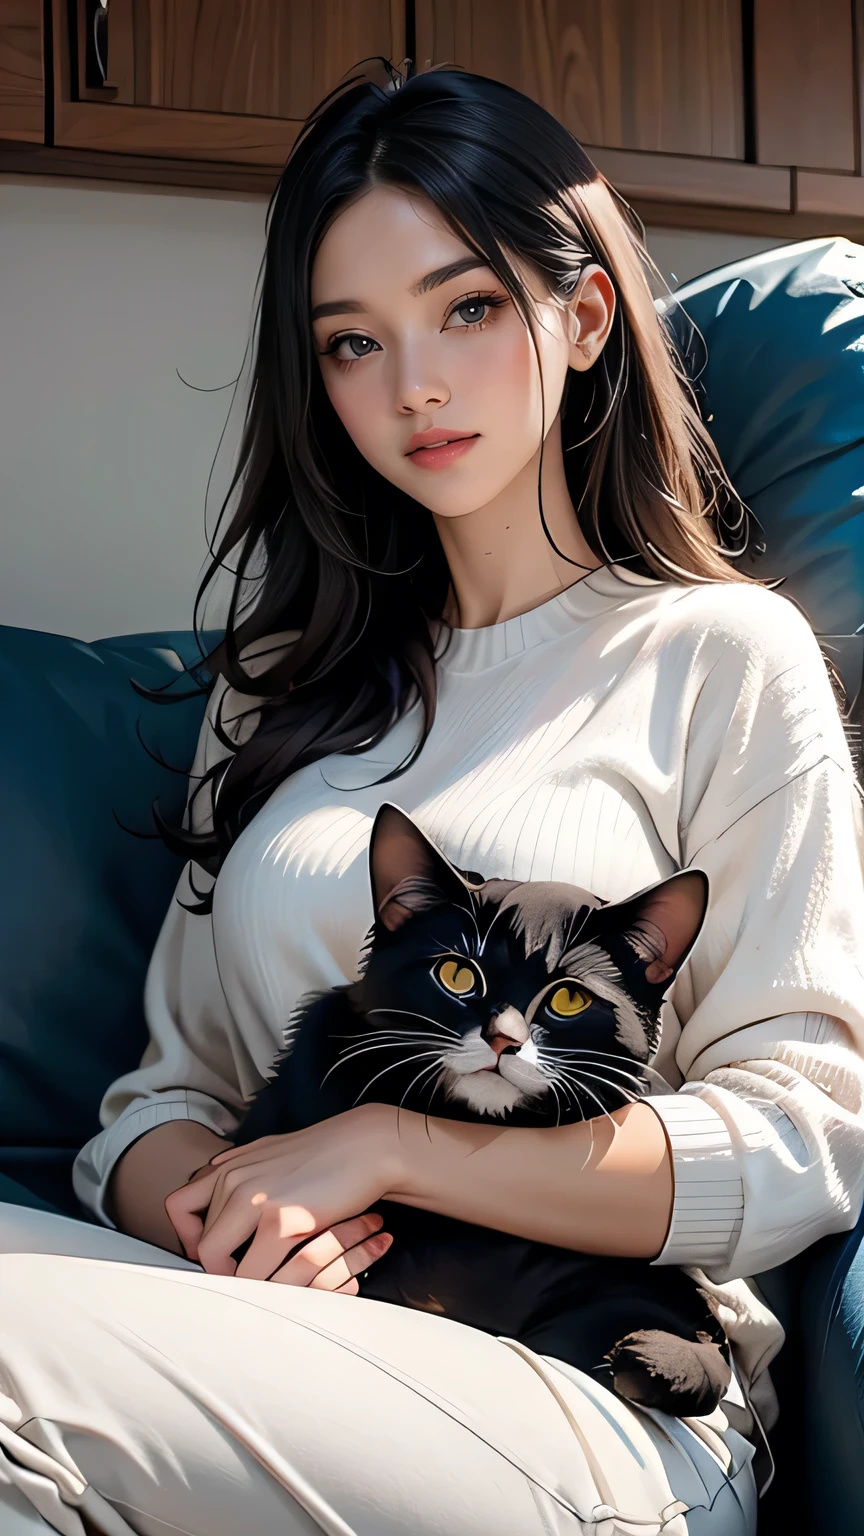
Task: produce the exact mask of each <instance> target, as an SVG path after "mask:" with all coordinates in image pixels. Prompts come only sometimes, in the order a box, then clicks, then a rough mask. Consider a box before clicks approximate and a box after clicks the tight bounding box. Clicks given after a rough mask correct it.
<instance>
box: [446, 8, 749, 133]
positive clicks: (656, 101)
mask: <svg viewBox="0 0 864 1536" xmlns="http://www.w3.org/2000/svg"><path fill="white" fill-rule="evenodd" d="M416 28H417V58H418V60H419V61H420V62H421V65H422V63H423V62H424V61H426V60H428V61H430V62H434V63H436V64H443V63H445V62H448V61H452V62H454V63H458V64H461V65H462V66H463V67H464V68H466V69H470V70H474V71H475V72H476V73H477V74H481V75H491V76H493V77H494V78H495V79H497V80H503V81H505V83H506V84H507V85H512V86H515V87H516V88H517V90H520V91H524V92H525V93H526V95H528V96H533V97H534V98H535V100H537V101H539V102H540V103H541V104H542V105H543V106H544V107H546V108H547V109H548V110H549V111H550V112H552V113H553V114H554V115H555V116H556V117H557V118H559V119H560V121H561V122H563V123H564V125H565V127H567V128H569V129H570V132H571V133H573V134H575V136H576V138H577V139H580V140H582V142H583V143H585V144H597V145H605V146H608V147H609V148H614V149H628V150H642V151H654V152H658V151H659V152H663V153H666V154H679V155H705V156H712V157H725V158H729V159H733V160H741V159H743V158H744V67H743V61H742V37H741V30H742V29H741V0H507V3H506V4H503V3H502V0H417V4H416Z"/></svg>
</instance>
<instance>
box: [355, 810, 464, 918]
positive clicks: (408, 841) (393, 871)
mask: <svg viewBox="0 0 864 1536" xmlns="http://www.w3.org/2000/svg"><path fill="white" fill-rule="evenodd" d="M369 878H370V881H371V884H372V901H373V903H374V907H375V916H376V918H380V920H381V922H382V923H383V924H384V927H385V928H389V929H390V930H391V932H395V931H396V929H397V928H401V926H402V924H403V923H404V922H407V920H408V918H409V917H412V916H413V914H414V913H415V912H425V911H428V910H429V908H430V907H437V906H440V905H441V904H442V902H446V901H462V902H464V900H465V892H466V889H467V887H466V883H465V881H464V880H463V879H462V876H461V875H460V874H459V872H458V870H456V869H454V867H453V865H452V864H450V863H449V862H448V860H447V859H445V857H444V855H443V853H440V852H439V850H438V849H437V848H436V847H435V845H434V843H430V841H429V839H428V838H427V837H426V836H425V834H424V833H423V832H421V831H420V828H419V827H417V826H415V825H414V822H413V821H412V820H411V818H410V816H406V814H405V812H404V811H401V810H400V809H399V807H398V806H397V805H390V804H389V803H387V802H385V804H384V805H382V806H381V809H380V810H379V812H378V814H377V816H376V817H375V821H374V824H373V827H372V835H371V837H370V839H369Z"/></svg>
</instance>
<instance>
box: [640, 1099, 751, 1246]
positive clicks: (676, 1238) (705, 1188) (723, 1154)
mask: <svg viewBox="0 0 864 1536" xmlns="http://www.w3.org/2000/svg"><path fill="white" fill-rule="evenodd" d="M644 1102H645V1103H647V1104H650V1106H651V1108H652V1109H653V1110H654V1111H655V1113H656V1114H657V1115H659V1117H660V1119H661V1120H662V1121H663V1127H664V1130H665V1131H666V1136H667V1138H668V1141H669V1146H670V1148H671V1151H672V1164H673V1170H674V1177H675V1197H674V1201H673V1205H672V1220H671V1222H670V1224H669V1231H668V1233H667V1234H666V1241H665V1243H664V1244H663V1248H662V1249H661V1251H660V1253H659V1254H658V1255H657V1258H656V1259H654V1260H653V1262H654V1263H655V1264H681V1265H691V1266H695V1267H698V1268H699V1269H711V1268H715V1267H718V1266H720V1267H724V1266H725V1265H726V1263H727V1261H728V1259H729V1256H730V1254H731V1252H732V1248H733V1245H734V1243H735V1241H736V1239H737V1237H738V1234H739V1232H740V1231H741V1222H742V1219H743V1215H744V1187H743V1183H742V1180H741V1174H740V1172H739V1169H738V1164H737V1161H736V1158H735V1152H734V1149H733V1146H732V1138H731V1136H730V1134H729V1130H728V1127H727V1125H726V1122H725V1120H724V1119H723V1118H722V1116H721V1115H719V1114H718V1113H717V1111H716V1109H714V1107H713V1106H712V1105H711V1104H709V1103H708V1102H707V1101H706V1100H705V1099H703V1098H700V1097H699V1096H698V1095H697V1094H695V1093H686V1092H682V1093H671V1094H659V1095H658V1096H657V1097H656V1098H649V1099H646V1100H645V1101H644Z"/></svg>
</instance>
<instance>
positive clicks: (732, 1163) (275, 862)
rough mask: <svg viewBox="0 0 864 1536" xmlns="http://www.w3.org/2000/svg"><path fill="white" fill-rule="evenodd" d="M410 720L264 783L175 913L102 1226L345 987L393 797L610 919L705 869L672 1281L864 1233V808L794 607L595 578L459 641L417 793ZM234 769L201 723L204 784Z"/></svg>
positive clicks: (688, 985)
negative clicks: (147, 1172) (193, 909)
mask: <svg viewBox="0 0 864 1536" xmlns="http://www.w3.org/2000/svg"><path fill="white" fill-rule="evenodd" d="M234 703H235V701H234V700H233V699H231V698H230V697H229V698H228V699H227V700H226V701H225V707H224V716H225V717H226V718H230V717H231V715H232V713H233V706H234ZM212 707H213V705H212V703H211V711H212ZM237 707H238V709H248V707H249V700H248V699H246V698H243V699H242V700H240V701H239V703H238V705H237ZM417 727H418V720H417V711H416V710H414V711H412V712H410V713H409V714H408V715H407V716H406V717H405V718H404V719H403V720H402V721H400V722H399V723H398V724H397V725H396V726H395V727H394V728H393V730H392V731H391V732H390V734H389V735H388V736H387V738H386V739H385V741H384V742H383V743H381V744H380V745H379V746H377V747H376V748H374V749H373V750H371V751H369V752H367V753H365V754H363V755H361V756H359V757H350V758H344V757H336V758H329V759H327V760H326V761H324V762H322V763H318V764H314V765H313V766H311V767H308V768H305V769H303V770H302V771H301V772H299V773H297V774H295V775H294V776H293V777H292V778H290V779H289V780H288V781H287V782H286V783H284V784H283V785H282V786H281V787H280V788H279V789H278V790H276V792H275V793H274V794H273V795H272V796H271V798H270V800H269V801H268V802H267V804H266V805H265V806H264V807H263V809H262V810H261V811H260V812H259V813H258V815H257V816H256V817H255V819H254V821H253V822H252V824H251V825H250V826H249V827H248V828H247V829H246V831H245V832H244V833H243V835H242V836H241V837H240V838H239V840H238V841H237V843H236V844H235V845H234V847H233V848H232V850H231V853H230V854H229V856H228V858H227V860H226V862H225V864H224V866H223V868H222V871H221V873H220V875H219V878H218V882H217V885H216V890H215V893H214V903H213V914H212V920H211V918H210V917H201V916H192V915H189V914H188V913H187V912H185V911H184V910H183V908H182V907H181V906H180V905H179V904H178V903H177V902H174V903H173V904H172V906H171V910H170V912H169V913H168V916H167V918H166V920H165V925H164V927H163V930H162V934H161V936H160V939H159V941H158V944H157V946H156V950H155V953H154V956H153V961H152V964H151V967H150V972H149V976H148V980H147V988H146V1009H147V1016H148V1020H149V1025H150V1029H151V1033H152V1039H151V1043H150V1045H149V1047H148V1049H147V1052H146V1054H145V1056H144V1059H143V1061H142V1064H141V1066H140V1067H139V1068H138V1069H137V1070H136V1071H134V1072H130V1073H128V1074H127V1075H126V1076H125V1077H123V1078H121V1079H120V1080H119V1081H118V1082H116V1083H114V1085H113V1086H112V1087H111V1088H110V1089H109V1091H108V1093H107V1094H106V1096H105V1100H104V1102H103V1105H102V1122H103V1125H104V1127H105V1129H104V1130H103V1131H102V1132H101V1133H100V1135H98V1136H96V1137H95V1138H94V1140H93V1141H91V1142H90V1143H89V1145H88V1146H87V1147H85V1148H84V1150H83V1151H82V1152H81V1154H80V1156H79V1158H78V1160H77V1163H76V1167H75V1187H76V1189H77V1192H78V1194H79V1196H80V1197H81V1199H82V1200H83V1201H84V1202H85V1203H86V1204H88V1205H89V1206H90V1207H92V1208H93V1210H94V1211H96V1212H97V1213H98V1214H99V1215H100V1216H101V1219H102V1220H103V1221H106V1222H107V1221H108V1218H107V1216H106V1215H105V1213H104V1209H103V1205H102V1200H103V1195H104V1191H105V1187H106V1183H107V1180H108V1178H109V1176H110V1173H111V1170H112V1167H113V1165H114V1164H115V1162H116V1160H117V1158H118V1157H119V1156H120V1154H121V1153H122V1152H123V1151H124V1150H125V1149H126V1148H127V1147H128V1146H129V1145H130V1143H131V1142H132V1141H134V1140H136V1139H137V1138H138V1137H139V1136H141V1135H142V1134H143V1133H144V1132H146V1131H147V1130H149V1129H151V1128H152V1127H153V1126H156V1125H159V1124H162V1123H163V1122H164V1121H166V1120H169V1119H177V1118H186V1117H188V1118H190V1119H193V1120H197V1121H199V1122H200V1123H201V1124H203V1125H207V1126H210V1127H212V1129H213V1130H215V1131H218V1132H220V1133H222V1134H230V1132H231V1130H232V1128H233V1127H234V1126H235V1124H236V1115H237V1113H238V1112H239V1111H240V1110H241V1107H242V1105H243V1101H244V1097H247V1096H249V1095H250V1094H251V1093H252V1092H253V1091H254V1090H256V1089H257V1088H258V1087H259V1086H260V1084H261V1082H262V1079H263V1078H264V1076H265V1074H266V1073H267V1071H268V1068H269V1067H270V1065H271V1062H272V1059H273V1057H274V1055H275V1053H276V1051H277V1050H278V1049H279V1047H280V1045H281V1043H282V1036H283V1030H284V1027H285V1023H286V1020H287V1019H288V1016H289V1014H290V1013H291V1010H292V1008H293V1006H294V1004H295V1003H296V1001H297V999H298V998H299V997H300V995H301V994H302V993H304V992H306V991H308V990H310V989H320V988H324V987H329V986H332V985H336V984H339V983H343V982H345V981H348V980H350V979H352V978H353V977H354V976H355V974H356V968H357V960H358V954H359V951H360V948H361V945H362V942H363V939H364V936H365V934H366V932H367V929H368V928H369V925H370V923H371V920H372V910H371V901H370V894H369V888H368V874H367V862H366V847H367V843H368V836H369V831H370V828H371V824H372V820H373V818H374V815H375V812H376V810H377V808H378V806H379V804H380V802H381V801H382V800H384V799H389V800H393V801H396V802H397V803H398V804H400V805H401V806H403V807H404V809H405V810H406V811H408V812H409V813H410V814H411V815H412V816H413V817H415V818H416V820H417V821H418V823H419V824H420V825H421V826H422V827H423V829H424V830H425V831H426V832H427V833H428V834H429V836H430V837H432V838H433V839H434V840H435V841H436V842H437V843H438V844H439V846H440V847H441V848H442V849H443V850H444V852H445V853H446V854H447V855H448V857H449V858H450V859H451V860H452V861H453V862H454V863H455V864H457V865H459V866H461V867H463V868H467V869H472V870H478V871H480V872H481V873H482V874H483V875H484V876H486V877H489V876H499V877H502V878H515V879H518V880H528V879H532V878H533V879H540V880H550V879H554V880H564V881H573V882H574V883H576V884H578V885H580V886H583V887H586V888H587V889H589V890H591V891H594V892H595V893H596V894H597V895H598V896H600V897H603V898H606V899H609V900H619V899H621V898H623V897H625V896H627V895H629V894H631V893H632V892H634V891H637V890H640V889H642V888H643V887H645V886H647V885H649V884H651V883H652V882H654V881H656V880H658V879H661V878H663V877H665V876H666V875H669V874H670V873H672V871H673V870H675V869H677V868H679V867H686V866H693V867H696V868H699V869H702V870H704V871H705V872H706V873H707V875H708V877H709V880H710V888H711V900H710V907H709V913H708V916H707V919H706V922H705V925H704V928H703V930H702V933H701V935H700V937H699V939H698V941H697V944H696V947H695V949H694V951H693V954H692V956H691V958H690V960H689V961H688V963H687V965H686V966H685V968H684V969H683V970H682V972H681V974H680V975H679V977H678V979H677V981H676V983H675V985H674V987H673V989H672V992H671V997H670V1001H669V1003H667V1005H666V1010H665V1019H664V1026H663V1042H662V1047H661V1057H660V1059H659V1061H658V1063H657V1065H658V1067H659V1068H660V1070H661V1071H662V1072H663V1074H664V1076H665V1078H666V1080H667V1082H668V1083H669V1092H668V1093H661V1094H659V1095H658V1096H655V1097H652V1098H651V1100H650V1101H649V1102H650V1103H651V1104H652V1107H653V1108H654V1109H655V1110H656V1112H657V1114H658V1115H659V1116H660V1117H661V1119H662V1121H663V1123H664V1126H665V1128H666V1131H667V1134H668V1138H669V1142H670V1145H671V1149H672V1153H673V1158H674V1169H675V1203H674V1213H673V1218H672V1223H671V1227H670V1230H669V1233H668V1236H667V1239H666V1243H665V1246H664V1248H663V1251H662V1253H661V1254H660V1255H659V1257H658V1258H657V1260H656V1261H655V1262H656V1263H658V1264H685V1265H694V1266H699V1267H701V1268H702V1269H703V1270H704V1271H705V1272H706V1273H707V1274H708V1275H709V1276H710V1277H711V1278H712V1280H714V1281H717V1282H721V1283H722V1282H724V1281H728V1280H732V1279H735V1278H736V1277H738V1276H745V1275H751V1274H754V1273H757V1272H758V1271H760V1270H762V1269H767V1268H770V1267H772V1266H773V1265H775V1264H779V1263H781V1262H782V1261H783V1260H785V1259H788V1258H790V1257H791V1256H792V1255H793V1254H795V1253H796V1252H798V1251H800V1250H801V1249H803V1248H805V1247H806V1246H808V1245H809V1244H810V1243H812V1242H813V1241H814V1240H815V1239H816V1238H818V1237H821V1236H823V1235H824V1234H825V1233H829V1232H838V1231H843V1230H845V1229H848V1228H850V1227H852V1226H853V1225H854V1223H855V1221H856V1219H857V1217H858V1214H859V1210H860V1207H861V1202H862V1193H864V1112H862V1104H864V1060H862V1056H861V1055H859V1052H864V974H862V960H864V888H862V851H864V842H862V836H864V834H862V813H861V806H860V802H859V797H858V794H857V791H856V787H855V783H854V777H853V772H852V767H851V763H850V760H849V755H848V752H847V749H846V744H845V741H844V737H843V732H842V727H841V724H840V720H839V717H838V713H837V709H836V706H835V703H834V699H833V695H832V692H831V689H830V685H829V682H828V677H827V674H826V670H825V666H824V663H823V661H822V658H821V655H820V653H819V650H818V647H817V645H816V642H815V640H814V638H813V635H812V634H811V632H810V629H809V628H808V626H807V624H806V622H805V620H804V619H803V618H802V617H801V616H800V615H799V613H798V612H797V611H796V609H795V608H794V607H793V606H792V604H790V603H789V602H787V601H786V600H785V599H784V598H782V597H779V596H776V595H773V594H771V593H768V592H765V591H763V590H761V589H757V588H752V587H746V586H742V585H737V584H735V585H710V586H693V587H680V586H671V585H667V584H664V583H661V582H654V581H647V580H644V579H639V578H635V577H633V576H631V575H627V573H626V572H624V571H622V570H621V569H620V568H615V567H613V568H611V569H605V568H604V569H601V570H599V571H597V572H594V573H593V574H591V575H590V576H587V577H586V578H584V579H583V580H582V581H580V582H578V583H577V584H576V585H575V586H573V587H571V588H570V589H569V590H568V591H566V592H564V593H563V594H561V595H560V596H559V597H556V598H553V599H551V600H550V601H548V602H546V603H544V604H542V605H541V606H540V607H538V608H535V609H534V610H532V611H531V612H529V613H527V614H523V615H522V616H521V617H519V618H514V619H509V620H507V621H506V622H504V623H501V624H496V625H493V626H491V627H489V628H486V629H477V630H456V631H453V632H452V633H451V636H450V645H449V649H448V650H447V652H446V654H445V655H444V657H443V659H442V661H441V662H440V695H439V702H438V712H437V715H436V719H435V723H434V726H433V729H432V732H431V735H430V737H429V739H428V741H427V742H426V745H425V746H424V748H423V751H422V752H421V754H420V756H419V759H418V760H417V762H416V763H415V764H414V766H413V767H412V768H411V769H410V770H409V771H408V772H407V773H405V774H404V775H403V776H402V777H400V778H396V779H394V780H391V781H390V782H389V783H387V784H383V785H376V783H375V781H376V780H379V779H380V778H381V777H382V776H383V775H384V774H386V773H387V772H388V770H390V769H391V768H393V767H394V766H396V765H397V764H398V763H399V762H400V761H401V760H402V759H403V757H404V756H405V754H406V753H407V752H408V751H409V750H410V748H411V746H412V745H413V743H414V741H415V740H416V732H417ZM246 729H248V724H247V726H246ZM223 753H224V748H223V747H221V746H220V745H219V743H218V741H217V739H216V737H215V735H214V733H213V731H212V729H211V727H210V726H209V725H205V727H204V730H203V732H202V737H201V742H200V746H199V753H198V758H197V762H196V767H195V770H194V771H195V772H198V771H200V769H201V767H202V765H204V764H205V763H207V764H209V763H210V762H212V761H213V760H214V757H216V756H220V755H223ZM187 879H188V876H187V874H184V876H183V878H182V879H181V882H180V890H179V894H180V896H181V898H183V897H188V884H187ZM203 880H204V877H203V876H202V875H201V874H200V872H198V873H196V881H197V883H198V885H199V887H200V885H201V883H202V882H203ZM676 1090H677V1091H676ZM576 1177H577V1173H576V1172H575V1171H574V1178H576Z"/></svg>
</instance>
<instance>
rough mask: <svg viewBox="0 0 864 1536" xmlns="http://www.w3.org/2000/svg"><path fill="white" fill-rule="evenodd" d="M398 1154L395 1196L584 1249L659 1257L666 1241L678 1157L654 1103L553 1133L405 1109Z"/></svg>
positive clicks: (622, 1255)
mask: <svg viewBox="0 0 864 1536" xmlns="http://www.w3.org/2000/svg"><path fill="white" fill-rule="evenodd" d="M427 1127H428V1134H427ZM399 1154H400V1176H399V1178H398V1180H397V1182H396V1184H395V1186H394V1188H393V1189H391V1190H389V1191H388V1192H387V1198H388V1199H390V1200H396V1201H399V1202H401V1203H402V1204H405V1205H413V1206H419V1207H421V1208H422V1209H424V1210H430V1211H440V1212H442V1213H443V1214H444V1215H446V1216H455V1217H458V1219H459V1220H460V1221H470V1222H475V1223H477V1224H478V1225H480V1226H487V1227H494V1228H496V1229H497V1230H498V1231H499V1232H512V1233H514V1234H515V1235H516V1236H518V1237H527V1238H531V1239H533V1240H534V1241H535V1242H540V1243H553V1244H554V1245H555V1246H556V1247H559V1248H573V1249H577V1250H579V1251H580V1252H582V1253H603V1254H609V1255H614V1256H617V1257H620V1258H631V1259H653V1258H655V1257H656V1255H657V1254H658V1253H659V1252H660V1250H661V1248H662V1247H663V1243H664V1240H665V1237H666V1232H667V1229H668V1227H669V1218H670V1214H671V1210H672V1194H673V1179H672V1160H671V1157H670V1153H669V1147H668V1143H667V1140H666V1134H665V1131H664V1129H663V1125H662V1122H661V1121H660V1119H659V1118H658V1116H657V1115H655V1114H654V1112H653V1110H651V1109H650V1108H649V1107H648V1105H647V1104H628V1105H627V1106H626V1108H624V1109H619V1110H617V1111H616V1112H615V1113H614V1114H613V1115H611V1116H610V1117H608V1118H607V1117H605V1116H604V1117H598V1118H597V1119H595V1120H588V1121H584V1122H582V1123H580V1124H577V1125H564V1126H559V1127H557V1128H554V1129H548V1130H522V1129H519V1128H518V1127H508V1128H506V1129H502V1128H500V1127H499V1128H498V1129H494V1128H493V1127H491V1126H489V1125H484V1124H472V1123H467V1122H464V1121H456V1120H428V1121H427V1120H425V1119H424V1117H423V1116H421V1115H412V1116H410V1117H408V1116H406V1115H404V1114H403V1115H402V1116H400V1130H399Z"/></svg>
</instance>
